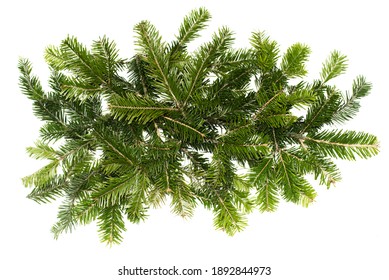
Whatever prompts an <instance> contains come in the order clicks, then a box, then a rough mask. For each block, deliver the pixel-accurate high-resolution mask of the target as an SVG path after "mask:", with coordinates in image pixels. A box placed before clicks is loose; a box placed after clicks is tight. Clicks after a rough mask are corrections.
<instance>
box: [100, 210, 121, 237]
mask: <svg viewBox="0 0 389 280" xmlns="http://www.w3.org/2000/svg"><path fill="white" fill-rule="evenodd" d="M98 226H99V234H100V238H101V241H103V242H107V243H108V244H109V245H113V244H118V243H120V242H121V241H122V239H123V237H122V232H123V231H125V230H126V228H125V224H124V221H123V215H122V211H121V209H120V206H119V205H113V206H109V207H105V208H103V209H101V210H100V215H99V217H98Z"/></svg>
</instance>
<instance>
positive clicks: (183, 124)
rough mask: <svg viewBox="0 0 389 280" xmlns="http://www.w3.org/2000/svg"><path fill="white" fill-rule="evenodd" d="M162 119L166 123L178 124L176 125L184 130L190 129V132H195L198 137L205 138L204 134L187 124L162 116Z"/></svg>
mask: <svg viewBox="0 0 389 280" xmlns="http://www.w3.org/2000/svg"><path fill="white" fill-rule="evenodd" d="M162 118H164V119H166V120H168V121H171V122H174V123H176V124H178V125H180V126H183V127H186V128H188V129H190V130H192V131H194V132H196V133H197V134H198V135H200V136H201V137H202V138H205V134H204V133H202V132H200V131H198V130H197V129H195V128H193V127H191V126H190V125H188V124H185V123H183V122H180V121H177V120H175V119H172V118H170V117H167V116H162Z"/></svg>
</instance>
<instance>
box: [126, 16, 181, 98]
mask: <svg viewBox="0 0 389 280" xmlns="http://www.w3.org/2000/svg"><path fill="white" fill-rule="evenodd" d="M134 29H135V31H136V32H137V34H138V42H137V44H138V45H140V46H141V47H143V50H144V51H145V52H146V53H147V54H149V56H150V59H149V60H148V61H149V62H150V63H152V64H153V65H154V66H155V68H156V69H155V70H156V72H155V75H156V76H157V77H158V78H160V79H161V81H162V84H163V87H164V89H166V91H167V92H168V94H169V95H170V97H171V98H173V100H174V102H175V104H176V105H179V104H180V103H179V101H178V99H177V97H176V95H175V94H174V91H173V88H172V85H171V79H169V78H168V73H167V70H166V67H165V66H166V65H164V63H163V60H162V53H163V49H164V48H165V47H164V45H163V43H162V42H161V37H160V35H159V33H158V32H157V30H156V29H155V27H154V26H153V25H151V24H150V23H149V22H147V21H142V22H140V23H139V24H137V25H136V26H135V28H134Z"/></svg>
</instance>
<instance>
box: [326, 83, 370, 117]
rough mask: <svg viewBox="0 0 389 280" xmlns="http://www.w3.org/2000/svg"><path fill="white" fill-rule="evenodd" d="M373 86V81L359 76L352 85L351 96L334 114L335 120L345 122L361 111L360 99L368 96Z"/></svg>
mask: <svg viewBox="0 0 389 280" xmlns="http://www.w3.org/2000/svg"><path fill="white" fill-rule="evenodd" d="M371 88H372V85H371V83H368V82H367V81H366V79H365V77H362V76H358V77H357V78H356V79H355V80H354V81H353V85H352V94H351V96H346V98H345V100H344V101H343V104H342V105H341V107H340V108H339V110H338V111H337V112H336V113H335V114H334V116H333V121H334V122H337V123H344V122H346V121H348V120H350V119H352V118H353V117H354V116H355V115H356V114H357V113H358V111H359V108H360V104H359V100H360V99H361V98H362V97H365V96H367V95H368V94H369V93H370V90H371Z"/></svg>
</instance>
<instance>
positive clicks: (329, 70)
mask: <svg viewBox="0 0 389 280" xmlns="http://www.w3.org/2000/svg"><path fill="white" fill-rule="evenodd" d="M346 69H347V57H346V56H344V55H342V54H341V53H340V52H338V51H333V52H332V53H331V55H330V57H329V58H328V59H327V60H326V61H325V62H324V63H323V68H322V71H321V73H320V77H321V80H322V82H323V84H324V83H326V82H328V81H329V80H331V79H333V78H335V77H337V76H339V75H341V74H343V73H344V72H345V71H346Z"/></svg>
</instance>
